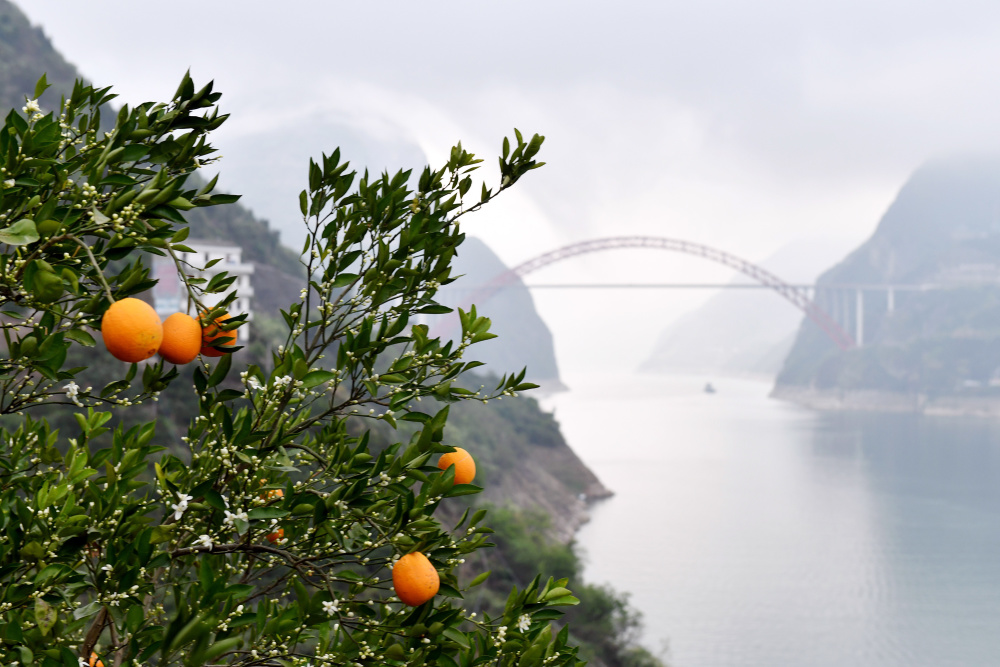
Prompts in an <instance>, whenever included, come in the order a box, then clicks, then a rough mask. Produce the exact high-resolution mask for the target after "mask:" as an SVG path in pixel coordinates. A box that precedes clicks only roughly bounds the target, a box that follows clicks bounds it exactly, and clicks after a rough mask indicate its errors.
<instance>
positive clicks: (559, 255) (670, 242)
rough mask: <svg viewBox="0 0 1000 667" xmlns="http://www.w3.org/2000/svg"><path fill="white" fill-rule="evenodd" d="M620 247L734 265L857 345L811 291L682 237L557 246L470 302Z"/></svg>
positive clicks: (840, 342) (839, 341) (843, 343)
mask: <svg viewBox="0 0 1000 667" xmlns="http://www.w3.org/2000/svg"><path fill="white" fill-rule="evenodd" d="M620 248H653V249H656V250H669V251H671V252H681V253H684V254H686V255H694V256H695V257H702V258H704V259H707V260H709V261H712V262H716V263H717V264H723V265H725V266H728V267H729V268H731V269H735V270H737V271H739V272H740V273H742V274H743V275H745V276H748V277H749V278H752V279H753V280H755V281H757V282H758V283H761V284H762V285H765V286H766V287H770V288H771V289H773V290H774V291H775V292H777V293H778V294H780V295H781V296H783V297H785V299H787V300H788V301H790V302H791V303H792V305H794V306H795V307H796V308H798V309H799V310H801V311H802V312H803V313H805V315H806V317H808V318H809V319H810V320H812V321H813V322H815V323H816V324H817V325H818V326H819V328H820V329H822V330H823V332H824V333H825V334H826V335H827V336H829V337H830V339H831V340H833V342H834V343H836V345H837V347H839V348H840V349H841V350H848V349H850V348H852V347H854V346H855V342H854V338H852V337H851V335H850V334H849V333H847V332H846V331H844V329H843V328H842V327H841V326H840V325H839V324H837V322H836V320H834V319H833V318H832V317H831V316H830V314H829V313H827V312H826V311H825V310H824V309H823V308H821V307H820V306H819V305H817V304H816V302H815V301H813V300H812V299H810V298H809V293H808V292H807V291H806V290H805V289H802V288H800V287H794V286H792V285H789V284H788V283H786V282H785V281H784V280H782V279H781V278H779V277H778V276H776V275H774V274H773V273H771V272H770V271H767V270H766V269H763V268H761V267H759V266H757V265H756V264H753V263H751V262H748V261H746V260H745V259H742V258H740V257H737V256H736V255H732V254H730V253H728V252H724V251H722V250H718V249H716V248H712V247H710V246H706V245H702V244H700V243H692V242H691V241H682V240H680V239H670V238H663V237H659V236H613V237H609V238H602V239H591V240H590V241H582V242H580V243H574V244H572V245H568V246H563V247H562V248H557V249H556V250H552V251H550V252H547V253H545V254H543V255H538V256H537V257H534V258H532V259H529V260H528V261H526V262H522V263H521V264H518V265H517V266H515V267H514V268H512V269H510V270H509V271H505V272H504V273H501V274H499V275H497V276H494V277H493V279H492V280H490V282H489V283H487V284H486V285H485V286H483V287H482V288H481V289H479V290H477V291H476V292H475V293H474V294H473V295H472V297H471V298H470V299H469V300H468V303H469V304H473V303H479V304H481V303H485V302H486V301H488V300H489V299H491V298H492V297H493V296H494V295H495V294H496V293H497V292H498V291H499V290H500V289H502V288H503V287H506V286H507V285H509V284H511V283H512V282H514V281H515V280H517V279H518V278H522V277H524V276H526V275H528V274H529V273H531V272H533V271H537V270H538V269H540V268H542V267H544V266H548V265H549V264H554V263H556V262H561V261H563V260H565V259H569V258H570V257H576V256H577V255H586V254H588V253H592V252H604V251H605V250H617V249H620Z"/></svg>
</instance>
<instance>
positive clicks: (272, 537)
mask: <svg viewBox="0 0 1000 667" xmlns="http://www.w3.org/2000/svg"><path fill="white" fill-rule="evenodd" d="M284 537H285V529H284V528H279V529H278V530H276V531H274V532H273V533H269V534H268V536H267V541H268V542H270V543H271V544H277V543H278V540H280V539H282V538H284Z"/></svg>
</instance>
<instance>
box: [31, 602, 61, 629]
mask: <svg viewBox="0 0 1000 667" xmlns="http://www.w3.org/2000/svg"><path fill="white" fill-rule="evenodd" d="M58 617H59V613H58V612H57V611H56V609H55V607H53V606H52V605H50V604H49V603H48V602H46V601H45V600H43V599H42V598H41V597H40V596H39V597H37V598H35V622H36V623H38V629H39V630H41V631H42V636H43V637H44V636H45V635H47V634H49V632H50V631H51V630H52V628H53V627H54V626H55V624H56V620H57V619H58Z"/></svg>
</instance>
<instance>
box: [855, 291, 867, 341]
mask: <svg viewBox="0 0 1000 667" xmlns="http://www.w3.org/2000/svg"><path fill="white" fill-rule="evenodd" d="M854 342H855V343H857V345H858V347H861V346H862V345H864V344H865V292H864V290H862V289H857V290H855V291H854Z"/></svg>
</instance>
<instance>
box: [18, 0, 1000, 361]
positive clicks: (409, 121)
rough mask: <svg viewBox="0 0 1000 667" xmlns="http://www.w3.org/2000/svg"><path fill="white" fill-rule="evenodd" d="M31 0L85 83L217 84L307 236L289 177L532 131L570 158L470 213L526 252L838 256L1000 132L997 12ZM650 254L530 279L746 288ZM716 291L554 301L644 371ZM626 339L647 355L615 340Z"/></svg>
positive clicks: (235, 176)
mask: <svg viewBox="0 0 1000 667" xmlns="http://www.w3.org/2000/svg"><path fill="white" fill-rule="evenodd" d="M20 6H21V8H22V9H23V10H24V11H25V12H26V13H27V14H28V15H29V18H30V19H31V20H32V21H33V22H34V23H36V24H41V25H42V26H43V27H44V29H45V31H46V33H47V34H48V35H49V36H50V37H51V38H52V40H53V42H54V44H55V46H56V47H57V48H58V49H59V50H60V51H61V52H62V53H63V54H64V55H65V56H66V57H67V58H68V59H69V60H70V61H71V62H73V63H74V64H76V65H77V66H78V67H79V69H80V70H81V71H82V72H83V73H84V74H85V75H86V76H88V77H89V78H91V79H92V80H93V81H94V82H95V83H99V84H101V85H114V86H115V87H116V89H118V91H119V92H120V93H122V95H123V97H124V98H125V99H126V100H127V101H129V102H139V101H145V100H149V99H163V98H165V97H168V96H169V95H170V94H171V93H172V92H173V90H174V88H175V87H176V83H177V81H178V80H179V78H180V76H181V75H182V74H183V72H184V70H185V69H187V68H190V69H191V71H192V75H193V76H194V77H195V79H196V82H202V81H206V80H208V79H215V80H216V82H217V87H218V89H219V90H221V91H223V92H224V94H225V95H224V98H223V101H222V106H223V108H224V110H226V111H228V112H230V113H232V114H233V117H232V120H231V121H230V123H229V124H228V126H227V127H226V128H224V129H223V130H222V131H220V132H219V134H218V136H217V141H216V144H217V145H218V146H219V147H220V148H221V149H222V153H223V154H224V155H225V160H224V161H223V162H222V164H221V169H222V172H223V177H222V179H221V182H222V183H223V184H224V186H225V187H226V188H227V189H230V190H232V191H236V192H242V193H244V202H245V203H246V204H247V205H248V206H250V207H251V208H252V209H254V210H255V211H257V212H259V213H261V214H262V215H264V216H265V217H267V218H269V219H270V220H271V221H272V223H274V224H276V225H277V226H282V225H286V224H294V217H295V209H296V202H295V201H294V199H293V198H292V199H290V200H288V201H286V199H287V196H286V191H292V192H294V190H295V189H296V188H301V185H300V183H301V182H302V180H301V179H302V178H303V177H304V176H305V170H304V164H305V162H306V160H307V159H308V157H309V155H310V154H317V153H318V152H319V151H321V150H327V151H329V150H330V149H332V148H333V146H335V145H338V144H343V145H344V146H345V148H353V149H354V150H355V152H356V153H357V154H358V160H360V161H362V162H366V161H367V162H373V163H374V164H372V165H371V166H372V167H373V168H375V169H379V170H381V169H383V168H385V167H391V168H393V169H394V168H398V167H404V166H407V167H408V166H415V165H414V164H413V162H414V161H415V160H419V159H421V157H422V156H423V155H426V156H427V158H428V159H430V160H431V161H432V162H433V163H437V162H439V161H440V160H441V157H442V156H443V155H445V154H446V151H447V149H448V148H449V147H450V145H451V144H452V143H454V142H455V141H457V140H462V142H463V144H465V145H466V146H467V147H469V148H471V149H473V150H475V151H476V152H481V153H482V154H483V155H484V156H485V157H487V158H488V160H487V162H488V163H489V164H491V165H492V164H493V163H494V162H495V157H494V156H495V154H496V152H497V150H498V148H499V145H500V141H501V139H502V137H503V136H504V135H505V134H509V133H510V131H511V128H512V127H514V126H517V127H519V128H520V129H522V130H523V131H526V132H536V131H537V132H540V133H542V134H545V135H546V137H547V141H546V146H545V149H544V154H543V156H542V157H543V159H545V160H546V161H547V162H548V165H547V166H546V167H545V168H543V169H541V170H538V171H536V172H533V173H532V174H530V175H529V178H526V180H525V181H524V182H523V184H519V186H518V188H517V191H516V192H513V193H511V196H510V197H508V198H507V199H506V200H505V201H502V202H497V205H496V206H494V207H491V208H492V210H490V211H488V212H484V214H483V215H481V216H480V217H479V220H478V221H475V222H473V221H470V223H469V224H468V226H467V227H466V231H468V232H469V233H472V234H475V235H477V236H480V237H482V238H483V239H484V240H486V241H487V242H488V243H489V244H490V245H491V246H492V247H494V249H495V250H496V251H497V252H498V253H499V254H500V255H501V257H502V258H503V259H504V260H505V261H506V262H508V263H509V264H516V263H518V262H520V261H523V260H525V259H528V258H530V257H531V256H533V255H535V254H539V253H542V252H545V251H547V250H550V249H552V248H554V247H557V246H559V245H562V244H566V243H570V242H573V241H576V240H584V239H588V238H592V237H596V236H607V235H618V234H655V235H660V236H670V237H676V238H683V239H689V240H693V241H699V242H702V243H707V244H710V245H713V246H716V247H718V248H721V249H723V250H727V251H729V252H732V253H735V254H738V255H741V256H744V257H746V258H747V259H751V260H761V259H763V258H765V257H766V256H768V255H770V254H771V253H772V252H774V251H775V250H777V249H778V248H779V247H781V246H783V245H785V244H787V243H789V242H792V241H794V240H796V239H801V238H809V237H815V236H820V235H822V236H832V237H835V238H836V239H837V240H835V241H832V242H831V246H830V247H831V248H836V250H837V252H841V248H843V249H846V248H848V247H849V246H850V245H851V244H857V243H859V242H861V241H863V240H864V239H865V238H867V236H868V235H869V234H870V233H871V232H872V230H873V229H874V227H875V225H876V223H877V222H878V219H879V217H880V216H881V214H882V213H883V212H884V211H885V209H886V208H887V207H888V205H889V204H890V202H891V201H892V199H893V197H894V195H895V193H896V191H897V190H898V188H899V187H900V185H901V184H902V183H903V182H904V181H905V180H906V178H907V176H908V175H909V174H910V173H911V172H912V171H913V170H914V169H915V168H916V167H917V166H918V165H919V164H920V163H922V162H923V161H925V160H926V159H928V158H930V157H933V156H935V155H941V154H952V153H962V152H970V151H975V152H982V151H992V150H994V149H995V148H996V147H997V146H998V144H1000V130H998V119H1000V90H998V86H1000V84H998V82H1000V39H998V37H1000V3H996V2H985V1H961V0H952V1H950V2H947V3H945V2H917V1H915V0H906V1H902V0H896V1H873V0H865V1H864V2H862V1H860V0H838V1H837V2H829V1H828V2H802V0H767V1H763V2H754V3H748V2H738V1H737V0H703V1H699V2H691V1H690V0H685V2H670V1H661V2H636V1H632V2H627V1H626V2H623V1H619V2H616V3H609V2H600V3H598V2H593V1H590V0H577V1H575V2H568V1H565V0H558V1H550V2H537V0H536V1H534V2H526V1H523V0H513V1H508V2H504V3H484V2H470V1H469V0H462V1H460V2H459V1H455V2H436V1H433V0H428V1H426V2H412V0H411V1H406V2H403V1H394V2H364V3H359V2H353V3H342V2H331V1H329V0H327V1H320V0H312V1H305V0H298V1H297V0H286V1H285V2H268V3H264V2H257V1H255V0H241V1H240V2H236V1H234V0H210V1H206V0H200V1H198V2H194V1H192V0H174V1H173V2H171V3H169V4H162V3H137V2H134V0H91V1H90V2H86V3H83V2H67V1H66V0H21V2H20ZM349 157H350V156H349ZM356 161H357V160H356ZM380 162H382V164H380ZM393 162H397V163H395V164H393ZM296 170H298V171H297V172H296ZM286 235H287V236H288V237H289V238H290V239H291V237H292V236H294V234H293V233H291V232H289V233H287V234H286ZM645 252H646V254H643V251H619V252H618V253H616V254H613V255H600V256H594V255H592V256H589V257H585V258H580V259H578V260H575V261H574V262H573V263H564V264H562V265H558V266H554V267H552V268H550V269H546V270H545V271H544V272H542V273H539V274H537V276H534V277H533V278H532V279H533V280H537V281H543V282H558V281H562V280H566V281H572V280H585V281H595V280H598V281H608V282H611V281H618V280H621V281H658V282H659V281H662V282H672V281H693V282H709V281H726V280H728V279H729V278H730V277H731V274H730V273H729V272H728V271H726V270H724V269H720V268H717V267H713V266H711V265H706V264H704V263H703V262H702V261H700V260H695V259H690V258H684V257H680V256H673V255H667V254H660V255H657V254H656V253H654V252H651V251H645ZM818 261H823V260H822V259H818ZM821 268H825V267H819V266H818V267H817V269H821ZM708 296H710V294H709V293H704V292H684V293H680V292H669V293H655V294H651V293H642V294H636V293H623V292H617V293H600V294H594V293H567V292H559V293H556V292H545V293H541V292H539V293H538V295H537V296H536V301H537V302H538V304H539V306H540V309H541V311H542V315H543V317H545V318H546V320H547V321H548V322H549V324H550V326H551V327H552V328H553V330H554V332H555V335H556V340H557V349H558V354H559V361H560V363H561V365H562V366H563V367H564V368H567V369H569V370H573V369H576V368H583V366H584V360H587V363H602V364H610V363H614V362H616V361H618V360H620V361H621V363H624V364H626V365H630V366H634V365H635V364H637V363H639V362H641V360H642V359H643V358H644V357H645V356H646V354H648V351H649V347H650V346H651V345H652V342H653V341H654V340H655V337H656V334H658V333H659V331H660V329H661V328H662V327H663V326H664V325H665V324H667V323H669V322H670V321H672V320H673V319H674V318H676V317H677V316H678V315H680V314H681V313H683V312H684V311H685V310H687V309H689V308H691V307H692V306H694V305H696V304H697V303H699V302H700V301H702V300H703V299H705V298H707V297H708ZM609 322H613V323H615V324H614V325H613V326H610V327H609V326H608V323H609ZM579 331H585V332H587V334H588V335H585V336H580V335H576V333H575V332H579ZM622 332H628V333H629V341H628V344H627V345H626V346H625V347H626V348H627V349H625V350H620V349H619V350H617V351H616V350H615V348H616V346H615V345H614V340H615V338H616V337H617V336H620V335H621V334H622ZM595 349H597V350H598V351H597V352H595Z"/></svg>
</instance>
